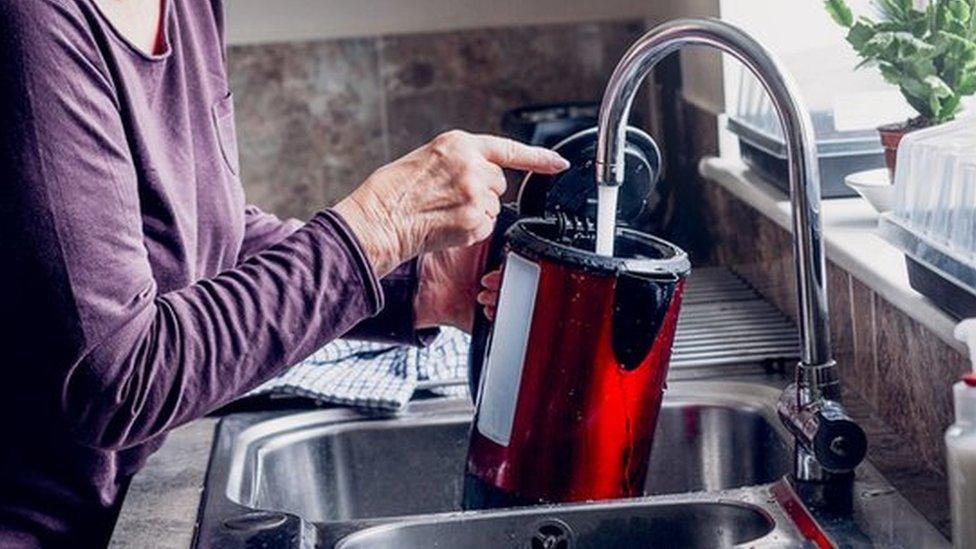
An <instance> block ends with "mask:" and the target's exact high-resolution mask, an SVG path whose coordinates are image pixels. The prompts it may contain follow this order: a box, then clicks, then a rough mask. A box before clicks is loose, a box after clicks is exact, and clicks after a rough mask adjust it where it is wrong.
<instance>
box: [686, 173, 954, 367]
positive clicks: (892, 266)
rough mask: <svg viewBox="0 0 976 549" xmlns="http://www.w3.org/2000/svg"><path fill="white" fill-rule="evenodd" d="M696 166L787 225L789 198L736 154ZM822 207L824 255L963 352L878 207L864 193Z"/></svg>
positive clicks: (947, 318)
mask: <svg viewBox="0 0 976 549" xmlns="http://www.w3.org/2000/svg"><path fill="white" fill-rule="evenodd" d="M699 172H700V173H701V175H702V176H703V177H705V178H706V179H708V180H710V181H714V182H716V183H718V184H719V185H721V186H722V187H723V188H724V189H725V190H726V191H728V192H730V193H732V194H733V195H734V196H736V197H737V198H738V199H740V200H742V201H743V202H745V203H747V204H750V205H752V206H753V207H754V208H756V210H758V211H759V212H760V213H761V214H763V215H765V216H766V217H768V218H769V219H771V220H772V221H773V222H775V223H776V224H777V225H779V226H781V227H783V228H784V229H786V230H787V231H791V229H790V218H791V214H790V202H789V198H788V197H787V196H786V195H785V194H784V193H783V192H782V191H780V190H779V189H776V188H775V187H773V186H772V185H770V184H769V183H768V182H766V181H765V180H763V179H762V178H761V177H760V176H759V175H757V174H756V173H754V172H752V171H751V170H749V168H748V167H747V166H746V165H745V164H744V163H743V162H742V160H741V159H739V158H738V157H737V156H735V157H722V158H716V157H708V158H704V159H702V161H701V163H700V164H699ZM822 208H823V226H824V246H825V248H826V253H827V258H828V259H830V260H831V261H833V262H834V264H835V265H837V266H838V267H840V268H841V269H843V270H845V271H847V272H848V273H850V274H851V276H853V277H855V278H857V279H858V280H859V281H861V282H862V283H863V284H865V285H866V286H868V287H869V288H871V289H872V290H874V292H875V293H877V294H878V295H879V296H881V297H882V298H883V299H885V300H886V301H888V302H889V303H891V304H892V305H893V306H894V307H896V308H897V309H899V310H901V311H902V312H903V313H905V314H906V315H908V316H909V317H911V318H912V319H914V320H915V321H916V322H918V323H920V324H922V325H923V326H925V327H926V328H928V329H929V330H931V331H932V332H933V333H935V334H936V335H937V336H938V337H939V338H940V339H942V340H943V341H944V342H945V343H946V344H948V345H949V346H950V347H952V348H954V349H956V350H957V351H959V352H960V353H963V354H964V355H966V354H967V351H966V348H965V346H964V345H963V344H962V343H960V342H959V341H957V340H956V339H955V338H954V337H953V335H952V332H953V329H954V328H955V325H956V320H955V319H954V318H952V317H951V316H949V315H948V314H946V313H945V312H943V311H942V310H941V309H939V308H938V307H936V306H935V305H934V304H932V302H930V301H929V300H928V299H927V298H926V297H925V296H923V295H922V294H920V293H918V292H916V291H915V290H914V289H912V287H911V286H910V285H909V283H908V272H907V268H906V266H905V257H904V255H903V254H902V253H901V252H900V251H898V249H896V248H895V247H894V246H892V245H891V244H888V243H887V242H886V241H884V240H882V239H881V238H880V237H879V236H878V235H877V224H878V214H877V212H875V211H874V209H873V208H872V207H871V206H870V205H869V204H868V203H867V202H866V201H865V200H864V199H862V198H842V199H836V198H835V199H829V200H824V201H823V206H822Z"/></svg>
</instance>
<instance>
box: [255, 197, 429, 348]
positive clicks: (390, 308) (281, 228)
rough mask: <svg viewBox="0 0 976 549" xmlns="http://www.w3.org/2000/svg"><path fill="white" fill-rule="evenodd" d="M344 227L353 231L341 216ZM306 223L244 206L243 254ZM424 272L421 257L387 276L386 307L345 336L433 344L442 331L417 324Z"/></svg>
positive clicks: (275, 239) (391, 341) (277, 240)
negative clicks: (419, 287) (417, 300)
mask: <svg viewBox="0 0 976 549" xmlns="http://www.w3.org/2000/svg"><path fill="white" fill-rule="evenodd" d="M338 221H339V222H341V223H342V225H343V230H345V231H346V232H348V233H350V234H352V230H351V229H349V227H348V226H346V224H345V222H344V221H342V220H341V219H338ZM301 226H302V223H301V221H298V220H297V219H288V220H281V219H279V218H278V217H277V216H275V215H273V214H269V213H266V212H263V211H261V209H260V208H258V207H257V206H247V208H246V209H245V210H244V244H243V246H242V247H241V258H242V260H243V259H246V258H248V257H250V256H252V255H254V254H256V253H259V252H261V251H262V250H265V249H267V248H268V247H270V246H273V245H274V244H276V243H278V242H280V241H282V240H284V239H285V238H287V237H288V236H289V235H290V234H292V233H293V232H295V231H296V230H298V229H299V228H300V227H301ZM419 276H420V259H419V258H418V259H413V260H411V261H408V262H407V263H404V264H403V265H401V266H400V267H398V268H397V269H395V270H394V271H393V272H391V273H390V274H388V275H386V276H385V277H383V279H382V280H381V281H380V285H381V287H382V289H383V295H384V297H385V299H384V302H385V305H384V307H383V310H382V311H380V312H379V314H377V315H376V316H373V317H371V318H368V319H366V320H364V321H362V322H360V323H359V324H357V325H356V326H354V327H353V328H352V329H351V330H350V331H349V332H347V333H345V334H343V337H347V338H350V339H363V340H368V341H383V342H387V343H400V344H405V345H415V346H426V345H429V344H430V343H431V342H432V341H433V340H434V339H435V338H436V337H437V335H438V334H439V333H440V331H439V330H438V329H436V328H425V329H420V330H418V329H416V328H415V327H414V320H415V317H416V315H415V314H414V298H415V297H416V296H417V285H418V283H419Z"/></svg>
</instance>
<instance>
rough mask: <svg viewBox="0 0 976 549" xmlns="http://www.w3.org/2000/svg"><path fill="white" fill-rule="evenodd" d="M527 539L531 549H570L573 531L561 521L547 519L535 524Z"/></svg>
mask: <svg viewBox="0 0 976 549" xmlns="http://www.w3.org/2000/svg"><path fill="white" fill-rule="evenodd" d="M534 530H535V531H534V532H533V534H532V537H531V538H530V539H529V547H530V548H531V549H572V547H573V545H574V544H573V529H572V528H570V527H569V525H568V524H566V523H565V522H563V521H561V520H556V519H549V520H545V521H542V522H539V523H536V525H535V527H534Z"/></svg>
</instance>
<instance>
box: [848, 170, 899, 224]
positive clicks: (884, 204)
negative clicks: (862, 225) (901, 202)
mask: <svg viewBox="0 0 976 549" xmlns="http://www.w3.org/2000/svg"><path fill="white" fill-rule="evenodd" d="M844 183H845V184H846V185H847V186H848V187H850V188H852V189H854V190H855V191H857V194H859V195H861V196H862V197H864V200H867V201H868V204H871V207H873V208H874V209H875V210H877V211H878V213H885V212H890V211H891V210H892V209H894V207H895V186H894V185H892V184H891V178H890V177H889V176H888V168H878V169H876V170H868V171H864V172H857V173H852V174H850V175H848V176H847V177H846V178H845V179H844Z"/></svg>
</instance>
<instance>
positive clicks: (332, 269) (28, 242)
mask: <svg viewBox="0 0 976 549" xmlns="http://www.w3.org/2000/svg"><path fill="white" fill-rule="evenodd" d="M84 17H85V16H84V15H82V14H81V13H79V12H78V8H77V5H76V4H75V3H73V2H56V1H53V0H7V1H5V2H2V3H0V130H2V131H0V182H2V184H0V257H4V258H5V260H6V264H5V265H4V267H3V269H4V271H3V273H2V275H0V280H2V281H3V284H0V315H2V318H3V323H2V324H3V328H4V330H6V331H7V332H6V334H5V339H6V338H9V339H8V340H9V341H18V342H22V343H23V344H26V345H32V346H33V347H34V348H32V351H31V352H32V353H33V354H34V355H35V356H36V358H37V361H36V363H37V364H38V370H37V372H36V374H35V375H34V377H33V378H32V379H33V380H34V381H35V382H37V383H38V384H39V386H41V387H43V388H44V390H45V391H50V392H51V393H54V394H56V395H57V397H56V398H57V401H58V402H59V403H60V406H61V407H62V409H63V411H64V418H65V421H66V422H67V423H68V425H69V427H70V428H71V429H72V430H73V431H74V432H75V433H76V436H77V438H78V440H79V441H81V442H82V443H84V444H87V445H91V446H95V447H100V448H107V449H118V448H125V447H129V446H133V445H136V444H139V443H142V442H145V441H147V440H149V439H151V438H153V437H155V436H158V435H160V434H162V433H164V432H165V431H167V430H168V429H171V428H173V427H174V426H177V425H180V424H182V423H185V422H187V421H189V420H191V419H194V418H196V417H199V416H201V415H203V414H205V413H206V412H208V411H210V410H212V409H214V408H215V407H217V406H219V405H221V404H223V403H225V402H227V401H228V400H230V399H231V398H233V397H234V396H236V395H239V394H242V393H244V392H246V391H247V390H249V389H251V388H253V387H255V386H257V385H258V384H260V383H261V382H263V381H265V380H267V379H268V378H270V377H272V376H274V375H276V374H277V373H279V372H280V371H281V370H282V369H283V368H285V367H286V366H288V365H289V364H293V363H295V362H297V361H298V360H300V359H301V358H303V357H305V356H308V355H309V354H311V353H312V352H313V351H314V350H315V349H317V348H318V347H320V346H321V345H323V344H324V343H326V342H327V341H329V340H331V339H333V338H336V337H338V336H340V335H342V334H344V333H346V332H347V331H348V330H350V329H351V328H352V327H353V326H355V325H356V324H357V323H359V322H361V321H362V320H363V319H365V318H368V317H370V316H372V315H374V314H376V313H377V312H378V311H379V310H381V309H382V308H383V299H384V298H383V293H382V291H381V287H380V285H379V280H378V276H377V275H379V276H384V275H386V274H388V273H389V272H391V271H393V269H394V268H395V267H396V266H397V265H400V264H402V263H404V262H406V261H408V260H410V259H411V258H413V257H416V256H418V255H419V254H421V253H424V252H435V251H438V250H441V249H444V248H447V247H451V246H458V245H469V244H471V243H473V242H476V241H478V240H481V239H483V238H484V237H486V236H487V235H488V234H489V233H490V231H491V226H492V217H493V212H497V209H498V207H499V206H498V195H499V194H501V192H503V190H504V178H503V177H502V176H501V169H500V168H499V165H505V166H511V167H524V168H527V169H534V170H536V171H544V170H548V171H558V170H559V169H562V168H565V162H564V161H562V160H561V159H559V158H558V156H556V155H554V154H552V153H549V152H546V151H543V150H541V149H532V148H528V147H524V146H522V145H517V144H515V143H512V142H509V141H505V140H499V139H497V138H488V137H477V136H469V135H466V134H460V133H454V134H450V135H448V136H445V137H443V138H440V139H438V140H436V141H435V142H434V143H433V144H431V145H429V146H427V147H423V148H421V149H419V150H418V151H415V152H414V153H411V154H410V155H408V156H407V157H405V158H404V159H401V160H399V161H397V162H395V163H394V164H392V165H390V166H388V167H385V168H381V169H380V170H379V171H377V172H376V173H375V174H374V175H373V176H371V177H370V178H369V179H368V180H367V181H366V182H365V183H364V184H363V185H362V186H361V187H360V188H359V189H357V191H356V192H354V193H353V195H352V196H351V197H350V198H348V199H347V200H344V201H343V202H342V203H340V205H339V206H337V208H336V210H334V211H333V210H326V211H323V212H321V213H319V214H317V215H316V216H315V217H314V218H313V219H312V220H311V221H310V222H308V223H307V224H305V225H304V226H303V227H302V228H300V229H298V230H297V231H296V232H294V233H293V234H291V235H290V236H288V237H287V238H285V239H284V240H282V241H281V242H279V243H277V244H275V245H273V246H271V247H270V248H267V249H265V250H263V251H261V252H259V253H256V254H254V255H252V256H250V257H248V258H247V259H245V260H244V261H242V262H240V263H239V264H238V265H237V266H235V267H234V268H232V269H229V270H227V271H225V272H223V273H220V274H219V275H217V276H215V277H213V278H209V279H204V280H199V281H197V282H195V283H193V284H191V285H189V286H187V287H185V288H181V289H177V290H174V291H166V292H164V291H160V289H159V287H158V286H157V283H156V280H155V278H154V273H153V271H152V268H151V266H150V263H149V260H148V255H149V252H148V250H147V249H146V247H145V244H144V243H145V238H144V235H143V224H142V219H141V217H140V205H139V200H140V196H139V189H138V181H137V175H136V171H135V168H134V165H133V159H132V158H131V156H130V152H129V145H128V142H127V136H126V131H125V128H124V127H123V126H122V122H121V118H120V116H119V112H118V109H119V105H118V104H117V102H116V99H115V98H116V90H115V89H114V87H113V84H112V80H111V78H110V77H109V69H108V67H106V66H105V63H104V62H103V60H102V59H101V56H100V55H99V53H98V51H97V47H96V46H95V42H94V39H93V37H92V36H91V34H90V32H91V31H90V30H89V25H88V24H87V23H86V21H85V19H84ZM45 394H46V393H45ZM52 396H53V395H52ZM45 398H47V397H45Z"/></svg>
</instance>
